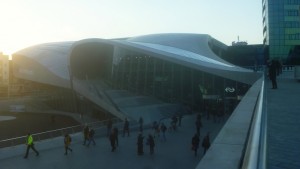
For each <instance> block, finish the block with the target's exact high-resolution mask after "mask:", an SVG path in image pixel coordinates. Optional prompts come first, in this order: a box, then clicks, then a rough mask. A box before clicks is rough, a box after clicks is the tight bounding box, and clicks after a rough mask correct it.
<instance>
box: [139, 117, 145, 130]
mask: <svg viewBox="0 0 300 169" xmlns="http://www.w3.org/2000/svg"><path fill="white" fill-rule="evenodd" d="M139 124H140V132H143V124H144V119H143V118H142V117H140V119H139Z"/></svg>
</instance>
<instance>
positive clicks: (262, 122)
mask: <svg viewBox="0 0 300 169" xmlns="http://www.w3.org/2000/svg"><path fill="white" fill-rule="evenodd" d="M264 78H265V77H263V81H262V85H261V90H260V94H259V97H258V100H257V103H256V106H255V109H254V117H253V120H252V124H251V128H250V131H249V135H248V139H247V144H246V147H245V154H244V158H243V159H242V160H243V163H242V167H241V168H242V169H265V168H266V148H267V143H266V139H267V115H266V110H265V109H264V108H265V107H266V106H265V105H264V104H265V103H266V102H265V90H264V89H265V79H264Z"/></svg>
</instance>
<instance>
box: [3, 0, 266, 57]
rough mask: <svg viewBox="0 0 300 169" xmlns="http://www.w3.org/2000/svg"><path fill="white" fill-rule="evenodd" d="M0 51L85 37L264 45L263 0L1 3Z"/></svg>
mask: <svg viewBox="0 0 300 169" xmlns="http://www.w3.org/2000/svg"><path fill="white" fill-rule="evenodd" d="M0 22H1V27H0V51H3V52H4V53H6V54H10V53H13V52H16V51H18V50H20V49H23V48H26V47H29V46H31V45H35V44H39V43H45V42H57V41H73V40H81V39H85V38H104V39H109V38H121V37H131V36H139V35H145V34H155V33H197V34H209V35H211V36H212V37H214V38H216V39H217V40H219V41H221V42H223V43H225V44H226V45H231V42H232V41H237V37H238V36H239V37H240V40H241V41H247V42H248V43H249V44H260V43H262V14H261V0H209V1H208V0H0Z"/></svg>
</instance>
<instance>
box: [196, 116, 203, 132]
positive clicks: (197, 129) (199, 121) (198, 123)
mask: <svg viewBox="0 0 300 169" xmlns="http://www.w3.org/2000/svg"><path fill="white" fill-rule="evenodd" d="M195 125H196V131H197V135H198V136H200V128H201V127H202V122H201V119H198V118H197V120H196V122H195Z"/></svg>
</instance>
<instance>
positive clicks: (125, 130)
mask: <svg viewBox="0 0 300 169" xmlns="http://www.w3.org/2000/svg"><path fill="white" fill-rule="evenodd" d="M125 132H127V136H129V122H128V120H127V118H125V122H124V128H123V137H124V136H125Z"/></svg>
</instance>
